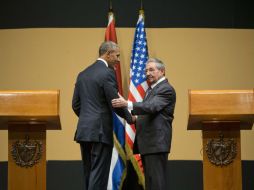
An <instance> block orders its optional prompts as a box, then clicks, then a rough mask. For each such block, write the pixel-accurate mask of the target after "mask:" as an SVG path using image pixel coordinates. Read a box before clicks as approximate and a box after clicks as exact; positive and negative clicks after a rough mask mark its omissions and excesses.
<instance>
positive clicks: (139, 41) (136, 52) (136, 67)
mask: <svg viewBox="0 0 254 190" xmlns="http://www.w3.org/2000/svg"><path fill="white" fill-rule="evenodd" d="M144 24H145V23H144V14H143V11H140V14H139V19H138V22H137V25H136V31H135V36H134V42H133V48H132V55H131V64H130V87H129V95H128V100H129V101H132V102H141V101H142V100H143V98H144V96H145V92H146V90H147V88H148V85H147V82H146V75H145V67H146V62H147V60H148V48H147V40H146V32H145V26H144ZM125 131H126V133H125V136H126V150H127V151H128V154H132V149H133V143H134V139H135V134H136V130H135V126H134V125H128V124H126V125H125ZM131 161H132V163H133V165H134V168H135V169H136V172H137V174H138V177H139V180H140V181H141V183H142V185H143V187H144V175H143V167H142V162H141V158H140V155H133V156H132V159H131Z"/></svg>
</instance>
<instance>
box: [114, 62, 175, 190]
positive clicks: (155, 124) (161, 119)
mask: <svg viewBox="0 0 254 190" xmlns="http://www.w3.org/2000/svg"><path fill="white" fill-rule="evenodd" d="M146 77H147V81H148V83H149V84H150V87H149V88H148V90H147V91H146V95H145V98H144V100H143V102H133V103H132V102H128V101H126V100H125V99H124V98H123V97H120V98H118V99H114V100H112V106H113V107H115V108H120V107H128V108H129V109H131V110H132V114H134V115H137V120H136V137H135V141H134V148H133V151H134V153H139V154H141V158H142V163H143V166H144V173H145V187H146V190H166V168H167V160H168V154H169V152H170V147H171V137H172V121H173V118H174V109H175V103H176V93H175V90H174V88H173V87H172V86H171V85H170V84H169V82H168V80H167V79H166V78H165V67H164V64H163V63H162V62H161V61H160V60H158V59H154V58H150V59H149V60H148V61H147V65H146Z"/></svg>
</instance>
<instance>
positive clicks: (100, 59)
mask: <svg viewBox="0 0 254 190" xmlns="http://www.w3.org/2000/svg"><path fill="white" fill-rule="evenodd" d="M97 60H99V61H102V62H103V63H105V65H106V66H107V67H108V63H107V61H105V60H104V59H102V58H98V59H97Z"/></svg>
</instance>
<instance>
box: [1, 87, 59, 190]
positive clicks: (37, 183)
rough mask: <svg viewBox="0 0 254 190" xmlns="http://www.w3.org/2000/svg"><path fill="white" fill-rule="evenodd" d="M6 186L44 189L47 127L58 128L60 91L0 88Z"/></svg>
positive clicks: (15, 188)
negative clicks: (6, 147)
mask: <svg viewBox="0 0 254 190" xmlns="http://www.w3.org/2000/svg"><path fill="white" fill-rule="evenodd" d="M0 129H1V130H8V190H46V130H48V129H52V130H60V129H61V125H60V118H59V91H0Z"/></svg>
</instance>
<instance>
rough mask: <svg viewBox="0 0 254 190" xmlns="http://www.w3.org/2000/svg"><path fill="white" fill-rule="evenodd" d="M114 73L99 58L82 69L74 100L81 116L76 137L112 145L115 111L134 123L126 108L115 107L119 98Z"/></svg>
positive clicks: (76, 109) (78, 114)
mask: <svg viewBox="0 0 254 190" xmlns="http://www.w3.org/2000/svg"><path fill="white" fill-rule="evenodd" d="M117 92H118V90H117V83H116V79H115V72H114V70H113V69H110V68H108V67H107V66H106V65H105V63H103V62H102V61H100V60H97V61H96V62H95V63H94V64H92V65H91V66H89V67H88V68H87V69H85V70H84V71H82V72H80V73H79V75H78V77H77V81H76V85H75V89H74V94H73V99H72V108H73V111H74V112H75V113H76V115H77V116H78V117H79V120H78V125H77V130H76V133H75V137H74V140H76V141H78V142H80V141H86V142H103V143H106V144H109V145H113V118H112V117H113V116H112V111H114V112H116V113H117V114H118V115H119V116H121V117H123V118H125V119H126V121H127V122H128V123H131V121H132V118H131V114H130V113H129V111H128V110H127V109H123V108H119V109H114V110H113V108H112V105H111V100H112V99H114V98H118V94H117Z"/></svg>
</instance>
